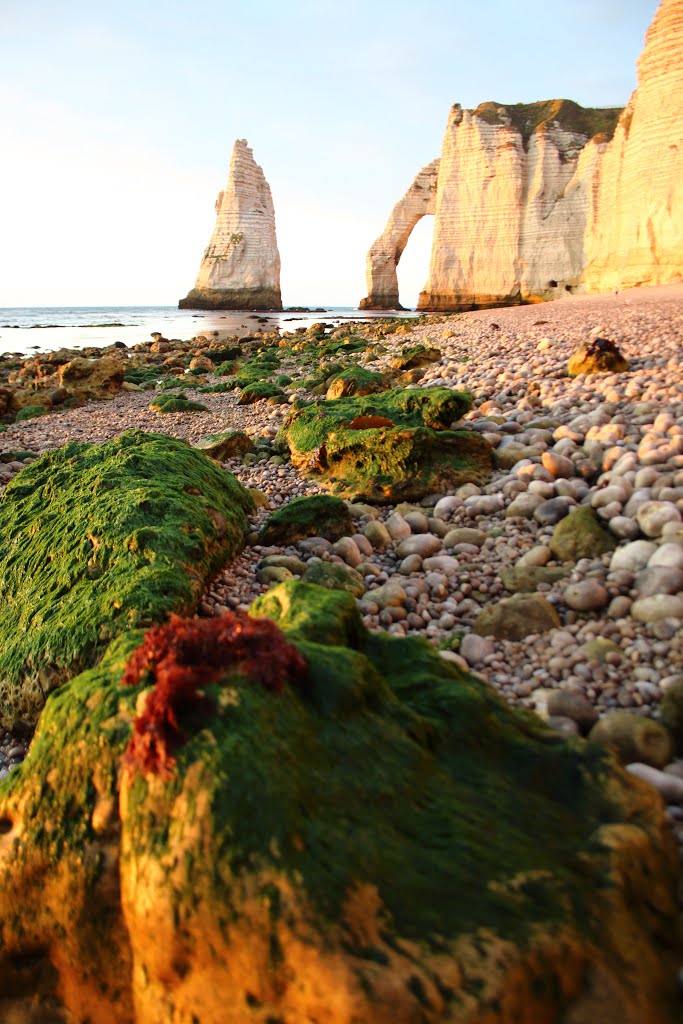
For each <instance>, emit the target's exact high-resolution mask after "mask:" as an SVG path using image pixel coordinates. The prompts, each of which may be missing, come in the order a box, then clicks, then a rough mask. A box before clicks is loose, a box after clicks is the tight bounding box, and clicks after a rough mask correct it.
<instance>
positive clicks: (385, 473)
mask: <svg viewBox="0 0 683 1024" xmlns="http://www.w3.org/2000/svg"><path fill="white" fill-rule="evenodd" d="M469 405H470V399H469V397H468V396H467V395H464V394H461V393H459V392H457V391H451V390H450V389H446V388H425V389H420V388H415V389H412V390H407V389H402V388H396V389H393V390H391V391H385V392H383V393H382V394H379V395H372V396H367V397H363V398H359V397H355V398H341V399H337V400H335V401H326V402H324V403H320V404H319V403H307V404H298V405H297V406H295V407H293V408H292V410H291V411H290V413H289V414H288V416H287V417H286V418H285V420H284V422H283V425H282V429H281V432H280V435H279V443H280V444H286V445H287V447H288V448H289V450H290V453H291V458H292V463H293V464H294V465H295V466H296V467H297V468H298V469H300V470H301V471H302V472H303V473H304V474H305V475H308V476H312V477H315V478H316V479H318V480H319V481H320V482H321V483H323V484H324V485H325V486H326V487H327V488H328V489H329V490H331V491H332V492H333V493H335V494H338V495H340V496H341V497H346V498H351V499H353V500H360V501H372V502H377V503H383V502H392V503H393V502H398V501H404V500H405V501H414V500H418V499H421V498H423V497H424V496H425V495H427V494H435V493H443V492H444V491H447V490H450V489H453V488H455V487H458V486H459V485H460V484H463V483H465V482H468V481H476V482H479V483H481V482H482V481H483V480H484V479H485V478H486V476H487V474H488V472H489V470H490V468H491V448H490V446H489V445H488V443H487V442H486V441H485V440H484V439H483V438H482V437H481V436H480V435H478V434H476V433H475V432H473V431H460V430H457V431H454V430H449V429H448V427H449V426H450V424H451V423H452V422H453V421H454V420H457V419H459V418H460V417H461V416H462V414H463V413H464V412H465V411H466V410H467V409H468V408H469Z"/></svg>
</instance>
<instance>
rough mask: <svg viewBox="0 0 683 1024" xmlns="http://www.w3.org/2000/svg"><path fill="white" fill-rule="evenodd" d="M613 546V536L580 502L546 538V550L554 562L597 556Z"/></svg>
mask: <svg viewBox="0 0 683 1024" xmlns="http://www.w3.org/2000/svg"><path fill="white" fill-rule="evenodd" d="M616 546H617V541H616V538H615V537H614V536H613V535H612V534H611V533H610V532H609V531H608V530H606V529H605V527H604V526H603V525H602V523H601V522H600V520H599V519H598V517H597V515H596V513H595V511H594V510H593V509H592V508H590V506H588V505H582V506H581V507H580V508H577V509H576V511H575V512H572V513H571V514H570V515H568V516H565V518H564V519H561V520H560V522H559V523H557V525H556V526H555V529H554V530H553V535H552V537H551V539H550V550H551V552H552V554H553V557H554V558H556V559H557V560H558V562H578V561H579V559H580V558H599V557H600V555H604V554H605V552H607V551H614V549H615V547H616Z"/></svg>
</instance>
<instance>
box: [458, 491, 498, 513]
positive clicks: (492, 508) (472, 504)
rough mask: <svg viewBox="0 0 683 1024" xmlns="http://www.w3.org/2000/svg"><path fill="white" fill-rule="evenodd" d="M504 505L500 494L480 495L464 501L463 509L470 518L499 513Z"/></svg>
mask: <svg viewBox="0 0 683 1024" xmlns="http://www.w3.org/2000/svg"><path fill="white" fill-rule="evenodd" d="M504 505H505V498H504V497H503V495H502V494H480V495H476V496H473V497H471V498H466V499H465V508H466V509H467V511H468V512H469V514H470V515H471V516H490V515H494V514H495V513H496V512H500V511H501V509H502V508H503V507H504Z"/></svg>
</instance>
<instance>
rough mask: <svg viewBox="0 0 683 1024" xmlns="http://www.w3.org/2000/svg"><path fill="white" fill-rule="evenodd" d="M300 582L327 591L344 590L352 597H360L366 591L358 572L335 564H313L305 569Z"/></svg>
mask: <svg viewBox="0 0 683 1024" xmlns="http://www.w3.org/2000/svg"><path fill="white" fill-rule="evenodd" d="M302 580H303V582H304V583H315V584H316V585H317V586H319V587H326V588H328V589H329V590H345V591H347V592H348V593H349V594H353V596H354V597H362V596H363V594H364V593H365V591H366V589H367V588H366V586H365V583H364V582H363V577H362V576H361V574H360V573H359V572H356V570H355V569H352V568H351V566H350V565H337V564H336V563H335V562H314V564H313V565H311V566H309V567H308V568H307V569H306V572H305V573H304V574H303V576H302Z"/></svg>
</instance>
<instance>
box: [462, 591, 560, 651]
mask: <svg viewBox="0 0 683 1024" xmlns="http://www.w3.org/2000/svg"><path fill="white" fill-rule="evenodd" d="M561 625H562V623H561V622H560V617H559V615H558V614H557V612H556V611H555V608H554V607H553V605H551V603H550V601H547V600H546V598H545V597H543V596H542V594H525V593H520V594H515V595H514V597H504V598H502V600H500V601H495V602H493V603H490V604H487V605H485V606H484V607H483V608H482V610H481V611H480V612H479V614H478V615H477V619H476V622H475V623H474V627H473V631H474V632H475V633H477V634H478V635H479V636H495V637H496V638H497V639H498V640H524V639H525V637H527V636H531V634H532V633H547V631H548V630H549V629H559V628H560V626H561Z"/></svg>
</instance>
